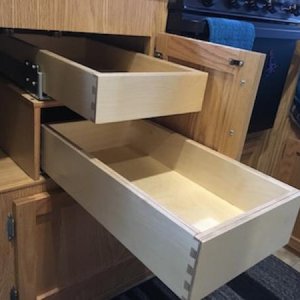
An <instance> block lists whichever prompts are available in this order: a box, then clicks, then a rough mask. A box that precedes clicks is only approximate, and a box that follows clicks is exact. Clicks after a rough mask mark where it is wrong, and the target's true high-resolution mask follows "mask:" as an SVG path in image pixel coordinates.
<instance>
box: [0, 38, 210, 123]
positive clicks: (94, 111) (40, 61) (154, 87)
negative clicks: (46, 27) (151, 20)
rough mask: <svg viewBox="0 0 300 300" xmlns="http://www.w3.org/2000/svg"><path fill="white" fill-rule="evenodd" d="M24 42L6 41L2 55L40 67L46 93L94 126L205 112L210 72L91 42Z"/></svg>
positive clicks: (1, 46) (0, 43)
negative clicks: (205, 97)
mask: <svg viewBox="0 0 300 300" xmlns="http://www.w3.org/2000/svg"><path fill="white" fill-rule="evenodd" d="M22 38H23V40H20V39H17V38H13V37H5V36H2V37H1V39H0V52H2V53H4V55H9V56H10V57H13V59H14V60H15V61H19V62H22V63H24V62H25V61H26V60H27V61H30V62H32V63H34V64H37V65H38V66H39V70H40V71H41V72H42V74H44V75H43V78H44V80H43V87H42V90H43V92H44V93H45V94H47V95H48V96H50V97H52V98H54V99H56V100H59V102H60V103H61V104H64V105H65V106H67V107H69V108H70V109H72V110H73V111H75V112H76V113H78V114H80V115H81V116H83V117H84V118H86V119H88V120H91V121H93V122H95V123H108V122H118V121H125V120H134V119H142V118H150V117H156V116H165V115H172V114H181V113H187V112H196V111H200V110H201V107H202V101H203V97H204V92H205V88H206V81H207V73H205V72H201V71H198V70H194V69H191V68H187V67H184V66H180V65H177V64H174V63H170V62H167V61H163V60H161V59H156V58H154V57H150V56H147V55H144V54H140V53H136V52H131V51H126V50H122V49H119V48H116V47H112V46H108V45H106V44H103V43H100V42H97V41H94V40H90V39H86V38H76V37H60V38H56V37H48V36H31V35H29V36H26V35H24V36H22ZM24 40H26V42H25V41H24ZM43 49H47V50H43ZM1 63H2V65H4V62H1V59H0V65H1ZM4 71H7V69H6V70H4ZM15 73H20V72H13V74H12V75H11V77H14V76H16V75H15ZM24 77H25V76H24ZM18 80H19V81H20V80H22V79H20V78H18ZM24 82H25V78H24Z"/></svg>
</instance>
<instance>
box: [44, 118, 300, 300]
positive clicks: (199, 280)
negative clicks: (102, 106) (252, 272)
mask: <svg viewBox="0 0 300 300" xmlns="http://www.w3.org/2000/svg"><path fill="white" fill-rule="evenodd" d="M80 123H82V122H78V123H77V124H80ZM137 125H138V126H137V127H134V129H133V130H132V131H130V130H129V129H128V130H129V131H127V129H125V131H124V132H125V135H126V136H127V137H128V136H129V140H131V141H132V140H134V139H139V135H140V137H141V140H140V142H141V144H140V145H139V146H140V147H141V148H140V149H142V148H143V147H144V148H145V147H148V146H149V147H150V150H149V151H150V152H151V151H152V152H151V153H150V152H149V153H147V154H143V155H141V156H140V157H138V158H136V157H135V156H134V155H133V154H132V153H130V155H129V156H128V154H126V153H125V152H122V154H121V155H118V157H117V158H116V159H115V160H114V161H112V158H113V157H112V156H111V154H112V153H114V152H116V151H119V150H116V149H119V146H120V143H124V144H126V145H127V144H128V141H129V140H126V138H125V141H123V140H122V139H123V136H122V135H123V133H122V132H121V131H122V127H124V128H125V127H126V124H125V125H124V126H123V123H122V124H121V125H120V124H113V125H106V126H107V127H104V128H103V129H101V130H96V128H94V127H95V125H92V126H91V125H89V124H88V122H85V124H84V126H78V125H75V126H74V127H72V126H73V124H71V125H70V124H69V125H67V124H62V127H68V128H67V130H63V131H60V128H59V126H60V125H59V126H58V127H56V125H53V126H43V128H42V136H43V138H42V141H43V142H42V168H43V170H44V171H45V172H46V173H47V174H48V175H49V176H51V177H52V178H53V179H54V181H56V182H57V183H58V184H59V185H60V186H61V187H62V188H63V189H65V190H66V192H67V193H69V194H70V195H71V196H72V197H73V198H74V199H75V200H76V201H77V202H78V203H79V204H80V205H82V207H84V208H85V209H86V210H87V211H88V212H89V213H90V214H91V215H93V216H94V217H95V218H96V219H97V220H98V221H99V222H100V223H101V224H102V225H103V226H104V227H106V228H107V229H108V230H109V231H110V232H111V233H112V234H113V235H114V236H115V237H116V238H117V239H118V240H120V241H121V242H122V243H123V244H124V245H125V246H126V247H127V248H128V249H129V250H130V251H131V252H132V253H133V254H134V255H136V256H137V258H138V259H140V260H141V261H142V262H143V263H144V264H145V265H146V266H147V267H148V268H149V269H150V270H151V271H152V272H153V273H154V274H155V275H157V276H158V277H159V278H160V279H161V280H162V281H163V282H164V283H165V284H166V285H167V286H168V287H170V288H171V289H172V290H173V291H174V292H175V293H176V294H177V295H178V296H179V297H181V298H182V299H192V300H198V299H200V298H202V297H205V296H206V295H207V294H209V293H210V292H212V291H213V290H215V289H217V288H219V287H220V286H221V285H223V284H224V283H226V282H227V281H229V280H231V279H232V278H234V277H235V276H237V275H239V274H240V273H242V272H243V271H245V270H246V269H247V268H249V267H251V266H253V265H254V264H255V263H257V262H259V261H260V260H261V259H263V258H265V257H266V256H268V255H269V254H271V253H272V252H274V251H276V250H277V249H278V248H280V247H282V246H283V245H285V244H286V243H287V241H288V238H289V236H290V233H291V231H292V226H293V223H294V221H295V218H296V214H297V210H298V208H299V205H300V202H299V193H298V191H297V190H295V189H293V188H290V187H288V186H286V185H284V184H281V183H280V182H278V181H276V180H273V179H271V178H269V177H267V176H264V175H262V174H260V173H259V172H256V171H254V170H251V169H250V168H247V167H246V166H243V165H241V164H239V163H237V162H235V161H233V160H230V159H227V158H226V157H225V156H222V155H219V154H217V153H215V152H214V151H212V150H209V149H207V148H206V147H203V146H201V145H199V144H197V143H195V142H191V141H189V140H186V139H185V138H184V137H182V136H180V135H177V134H173V133H170V132H169V131H166V130H163V129H161V128H159V127H157V126H155V125H152V124H151V123H147V122H143V121H138V122H137ZM93 126H94V127H93ZM108 128H110V130H108ZM81 132H82V133H83V132H85V136H84V137H83V138H82V137H80V134H81ZM101 132H102V133H101ZM108 132H109V133H108ZM68 134H70V135H72V136H73V137H72V138H70V137H69V136H68ZM65 135H67V137H66V136H65ZM88 136H90V141H89V142H87V139H88V138H87V137H88ZM97 136H98V139H96V137H97ZM134 136H135V137H134ZM101 139H102V140H106V141H105V142H103V145H102V146H103V149H104V153H105V155H102V154H103V153H102V152H101V153H102V154H101V155H102V156H101V157H102V158H103V161H100V160H99V159H97V158H96V154H95V153H96V152H97V151H95V150H96V147H95V141H96V140H97V141H99V140H101ZM118 143H119V144H118ZM147 143H148V144H149V145H146V146H145V144H147ZM165 143H166V145H167V148H166V149H163V148H162V147H164V146H165ZM87 144H88V145H87ZM109 144H111V145H112V144H114V145H117V148H114V149H110V148H109V147H108V145H109ZM137 144H139V142H137ZM157 145H158V148H157V149H156V150H153V148H155V147H156V146H157ZM161 145H162V146H161ZM178 146H179V147H180V149H177V150H179V152H178V153H179V157H180V158H179V160H178V161H177V163H176V166H175V165H174V164H173V162H172V159H173V158H174V157H175V156H176V155H177V154H178V153H176V152H177V150H175V151H174V149H175V148H176V147H178ZM83 148H84V150H83ZM87 149H89V150H87ZM107 149H108V151H107ZM165 150H166V152H165V153H164V151H165ZM137 153H138V152H137ZM145 153H146V152H145ZM97 155H98V154H97ZM107 155H108V156H109V158H108V159H107V157H106V158H105V156H107ZM113 155H114V154H113ZM147 155H148V156H150V155H151V157H152V158H153V157H155V158H157V159H161V158H162V157H163V158H162V159H164V160H165V165H164V166H160V167H159V168H158V167H157V166H156V165H154V164H151V165H150V167H149V165H147V163H146V164H144V163H145V162H148V156H147ZM97 157H98V156H97ZM159 157H160V158H159ZM139 161H143V163H142V164H141V165H138V164H137V162H139ZM108 162H109V163H108ZM122 164H125V165H122ZM168 165H173V168H174V170H175V171H177V172H178V173H180V174H177V175H176V176H177V177H176V176H175V175H174V172H173V171H172V170H171V171H170V170H168V171H167V172H166V171H165V166H168ZM135 167H136V168H138V171H137V172H133V170H132V168H135ZM148 167H149V168H148ZM187 167H188V168H189V170H188V172H186V170H185V169H186V168H187ZM203 169H205V171H206V169H207V173H206V172H204V173H201V172H202V170H203ZM199 170H200V171H199ZM124 172H125V173H124ZM164 172H165V173H164ZM222 172H225V173H226V174H227V177H226V176H224V174H221V175H220V178H221V179H222V178H224V180H223V181H227V182H228V184H232V185H233V187H227V188H226V186H227V185H226V182H225V184H224V182H219V180H218V179H217V178H216V176H218V174H220V173H222ZM128 174H129V175H128ZM228 174H230V175H228ZM164 175H168V176H170V178H169V179H170V181H167V182H164V179H163V178H164V177H160V176H164ZM127 176H128V177H127ZM156 176H157V178H158V180H157V181H154V180H153V178H155V177H156ZM174 176H175V177H174ZM133 177H136V178H135V180H136V179H137V180H136V181H135V180H133ZM142 177H144V178H143V179H145V181H144V182H143V180H141V178H142ZM196 177H197V178H196ZM160 178H162V179H160ZM174 178H176V180H177V179H179V180H182V181H183V183H180V182H178V181H177V182H176V181H175V183H176V185H177V186H175V187H174V190H175V192H174V197H176V195H175V194H176V193H178V195H179V196H178V199H175V198H174V203H175V202H176V201H177V202H176V203H175V204H172V203H171V204H170V203H169V202H168V201H169V200H170V199H167V198H168V197H169V195H168V194H169V193H170V188H169V186H171V185H172V184H173V181H171V179H172V180H173V179H174ZM169 179H168V180H169ZM189 180H192V181H193V183H191V182H190V181H189ZM235 180H236V181H238V180H239V182H238V183H237V185H239V186H240V190H241V191H240V192H239V190H238V189H237V188H236V187H235V186H234V185H235V183H234V182H235ZM197 181H199V182H198V184H201V187H200V189H201V191H200V194H198V193H199V190H198V188H197V187H196V186H195V184H196V183H197ZM249 182H250V184H249ZM133 183H134V184H133ZM166 183H167V184H166ZM248 184H249V186H247V187H246V188H245V189H244V188H243V186H244V185H248ZM181 185H183V186H185V185H187V186H188V188H187V189H186V193H184V194H181V192H182V190H181V187H180V186H181ZM209 185H212V186H214V185H215V186H216V188H215V190H214V193H215V195H213V196H212V195H211V194H210V193H209V192H207V191H205V192H203V190H204V189H205V188H206V189H209V188H210V187H209ZM249 187H250V189H248V188H249ZM251 191H252V192H251ZM239 193H240V197H239ZM193 194H195V195H196V198H198V195H199V201H200V202H201V205H202V202H203V203H205V201H206V200H207V199H205V197H208V200H209V201H216V205H215V206H212V211H210V209H211V207H209V208H208V207H207V206H205V207H203V209H200V210H198V208H199V207H198V206H197V205H198V204H197V203H195V202H193V201H195V198H194V200H192V201H190V200H189V198H193V197H194V196H193ZM160 196H162V199H163V201H164V200H165V199H167V201H166V202H161V201H162V200H161V198H160ZM221 196H223V197H224V199H227V198H228V197H229V199H230V200H228V202H229V201H230V203H227V204H226V205H225V204H224V201H223V200H222V199H221V200H220V198H221ZM252 197H253V199H252ZM243 199H244V201H245V203H243ZM197 200H198V199H196V201H197ZM171 201H172V199H171ZM209 201H208V202H209ZM235 201H236V203H235ZM234 203H235V205H236V207H233V204H234ZM170 205H171V206H172V207H171V206H170ZM190 205H195V209H194V207H189V206H190ZM203 205H204V204H203ZM208 205H209V203H208ZM224 205H225V206H224ZM237 207H239V208H237ZM189 208H191V209H190V211H189V214H191V216H192V217H193V218H196V219H197V220H198V219H199V220H200V219H201V218H200V217H201V214H202V213H203V211H205V210H207V211H208V215H206V216H205V217H203V218H202V219H201V222H198V223H197V222H190V221H189V220H187V218H186V214H187V210H188V209H189ZM214 210H215V211H214ZM222 210H228V213H230V216H229V217H228V216H225V214H224V215H223V211H222ZM231 213H232V215H231ZM195 214H196V215H195ZM197 214H199V215H198V216H197ZM218 216H221V219H222V220H221V221H220V222H219V223H218V224H212V223H217V221H216V220H217V217H218ZM197 217H198V218H197Z"/></svg>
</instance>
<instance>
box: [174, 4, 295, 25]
mask: <svg viewBox="0 0 300 300" xmlns="http://www.w3.org/2000/svg"><path fill="white" fill-rule="evenodd" d="M169 9H170V10H181V11H185V12H191V13H205V14H206V15H213V16H218V15H220V16H222V17H229V18H230V17H234V18H237V19H238V18H242V19H244V20H245V19H249V20H259V21H267V22H279V23H291V24H299V23H300V0H294V1H287V0H278V1H276V0H173V1H170V4H169Z"/></svg>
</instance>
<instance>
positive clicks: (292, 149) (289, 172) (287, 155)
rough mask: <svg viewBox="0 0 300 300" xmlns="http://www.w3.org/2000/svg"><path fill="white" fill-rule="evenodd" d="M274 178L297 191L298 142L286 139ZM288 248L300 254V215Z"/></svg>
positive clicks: (299, 184) (299, 175)
mask: <svg viewBox="0 0 300 300" xmlns="http://www.w3.org/2000/svg"><path fill="white" fill-rule="evenodd" d="M276 177H277V178H279V179H280V180H282V181H284V182H286V183H288V184H290V185H292V186H294V187H296V188H298V189H299V188H300V140H298V139H295V138H289V139H287V141H286V143H285V145H284V152H283V155H282V157H281V159H280V161H279V166H278V169H277V174H276ZM289 246H290V247H292V248H294V249H295V250H296V251H298V252H299V253H300V213H299V216H298V219H297V221H296V224H295V227H294V231H293V233H292V237H291V240H290V242H289Z"/></svg>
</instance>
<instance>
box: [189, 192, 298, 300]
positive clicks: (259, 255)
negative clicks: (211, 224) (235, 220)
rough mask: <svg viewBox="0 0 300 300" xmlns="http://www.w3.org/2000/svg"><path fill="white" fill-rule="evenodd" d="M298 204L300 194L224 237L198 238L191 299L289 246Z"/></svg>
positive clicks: (269, 209)
mask: <svg viewBox="0 0 300 300" xmlns="http://www.w3.org/2000/svg"><path fill="white" fill-rule="evenodd" d="M299 203H300V194H298V198H295V196H291V197H287V198H286V199H282V200H281V201H278V203H277V204H276V205H273V206H271V207H269V208H268V207H266V208H265V209H264V210H261V211H259V212H257V214H253V215H251V216H249V219H248V220H247V218H245V219H244V220H243V224H242V225H240V226H237V224H235V226H232V227H231V226H228V227H227V228H225V232H224V231H221V232H222V234H219V235H218V230H214V232H212V231H211V233H210V234H209V233H207V234H199V235H198V236H197V238H199V239H200V240H201V248H200V256H199V259H198V262H197V267H196V270H195V272H196V274H195V279H194V285H193V289H192V295H191V298H190V299H192V300H198V299H201V298H203V297H204V296H206V295H207V294H209V293H210V292H212V291H213V290H215V289H216V288H218V287H221V286H222V285H223V284H225V283H226V282H228V281H229V280H230V279H231V278H234V277H236V276H237V275H239V274H240V273H242V272H244V271H246V270H247V269H249V268H250V267H251V266H253V265H255V264H256V263H258V262H259V261H260V260H262V259H264V258H265V257H267V256H269V255H270V254H272V253H273V252H274V251H275V250H276V249H277V250H278V249H280V248H281V247H282V246H284V245H286V244H287V242H288V239H289V235H290V233H291V231H292V228H293V225H294V220H295V218H296V216H297V211H298V209H299ZM271 224H272V225H271ZM223 230H224V229H223ZM241 241H243V242H241Z"/></svg>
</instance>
